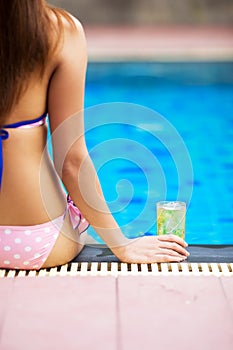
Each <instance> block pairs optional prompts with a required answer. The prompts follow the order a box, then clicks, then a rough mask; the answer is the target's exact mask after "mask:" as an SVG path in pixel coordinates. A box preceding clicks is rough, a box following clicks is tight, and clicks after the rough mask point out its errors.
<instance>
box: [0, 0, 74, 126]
mask: <svg viewBox="0 0 233 350" xmlns="http://www.w3.org/2000/svg"><path fill="white" fill-rule="evenodd" d="M51 11H52V12H53V13H54V14H55V15H56V17H57V22H58V25H55V22H54V21H52V20H51V16H49V12H51ZM62 16H65V17H66V18H67V19H68V21H70V22H71V23H72V19H71V17H70V16H69V15H68V14H67V13H66V12H65V11H64V10H62V9H58V8H54V7H52V6H50V5H48V4H47V3H46V1H45V0H0V126H1V125H3V123H4V119H5V117H7V114H8V113H9V112H10V111H11V110H12V107H13V106H14V105H15V104H16V103H17V102H18V100H19V99H20V97H21V96H22V94H23V92H24V89H25V85H26V83H27V81H28V78H29V77H30V74H31V73H32V72H34V71H35V70H36V69H38V72H39V75H40V76H43V73H44V71H45V67H46V63H47V61H48V59H49V57H50V55H51V54H53V53H54V52H55V50H56V49H57V47H58V45H59V43H60V40H61V38H62V34H63V23H62ZM54 32H57V34H58V35H57V36H56V37H57V40H56V41H55V42H54V39H53V41H52V33H54ZM53 38H54V35H53Z"/></svg>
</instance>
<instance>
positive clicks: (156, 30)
mask: <svg viewBox="0 0 233 350" xmlns="http://www.w3.org/2000/svg"><path fill="white" fill-rule="evenodd" d="M84 28H85V32H86V37H87V44H88V54H89V59H90V60H94V61H98V60H99V61H101V60H103V61H107V60H132V59H136V60H140V59H144V60H163V61H164V60H165V61H167V60H168V61H169V60H172V61H187V60H188V61H193V60H204V61H229V60H233V26H228V27H226V26H218V27H209V26H196V27H195V26H175V27H174V26H170V27H164V26H154V27H126V26H122V27H107V28H106V27H89V26H87V27H85V26H84Z"/></svg>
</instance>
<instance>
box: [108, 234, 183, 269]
mask: <svg viewBox="0 0 233 350" xmlns="http://www.w3.org/2000/svg"><path fill="white" fill-rule="evenodd" d="M186 247H187V243H185V241H184V240H183V239H181V238H180V237H178V236H175V235H161V236H143V237H140V238H136V239H132V240H129V243H128V244H126V245H124V246H120V247H114V248H111V250H112V252H113V253H114V254H115V255H116V256H117V258H118V259H120V260H121V261H122V262H127V263H138V264H139V263H141V264H142V263H156V262H172V261H173V262H180V261H182V260H184V259H186V258H187V256H188V255H189V253H188V252H187V250H186V249H185V248H186Z"/></svg>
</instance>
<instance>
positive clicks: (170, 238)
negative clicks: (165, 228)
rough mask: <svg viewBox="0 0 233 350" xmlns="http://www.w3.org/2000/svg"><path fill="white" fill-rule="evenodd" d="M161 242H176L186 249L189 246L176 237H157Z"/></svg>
mask: <svg viewBox="0 0 233 350" xmlns="http://www.w3.org/2000/svg"><path fill="white" fill-rule="evenodd" d="M157 238H158V240H159V241H166V242H175V243H177V244H179V245H181V246H182V247H184V248H186V247H187V246H188V244H187V243H186V242H185V241H184V240H183V239H182V238H180V237H179V236H176V235H172V234H171V235H160V236H157Z"/></svg>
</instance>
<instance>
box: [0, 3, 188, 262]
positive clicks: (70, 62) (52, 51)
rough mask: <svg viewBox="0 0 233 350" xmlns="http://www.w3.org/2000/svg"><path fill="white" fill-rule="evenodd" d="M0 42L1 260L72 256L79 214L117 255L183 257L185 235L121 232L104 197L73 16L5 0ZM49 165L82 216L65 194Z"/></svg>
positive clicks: (78, 242) (81, 40) (78, 245)
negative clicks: (90, 139)
mask: <svg viewBox="0 0 233 350" xmlns="http://www.w3.org/2000/svg"><path fill="white" fill-rule="evenodd" d="M0 48H1V52H0V92H1V101H0V130H1V134H0V135H1V144H0V164H1V167H0V185H1V188H0V267H1V268H16V269H17V268H20V269H40V268H41V267H42V268H43V267H52V266H56V265H61V264H64V263H67V262H68V261H71V260H72V259H73V258H74V257H75V256H77V254H79V252H80V251H81V249H82V247H83V242H82V239H81V238H82V235H81V236H80V234H81V232H82V231H83V230H85V229H86V228H87V226H88V223H87V221H86V220H88V222H89V223H90V225H92V226H93V228H94V229H95V230H96V232H97V233H98V234H99V235H100V237H102V239H103V240H104V241H105V242H106V244H107V245H108V246H109V247H110V249H111V250H112V252H113V253H114V254H115V255H116V256H117V257H118V258H119V259H120V260H121V261H125V262H129V263H131V262H136V263H144V262H145V263H152V262H162V261H181V260H183V259H185V258H186V257H187V255H188V253H187V251H186V250H185V247H186V246H187V244H186V243H185V242H184V241H183V240H182V239H180V238H178V237H176V236H173V235H169V236H161V237H156V236H155V237H142V238H139V239H133V240H129V239H126V238H125V237H124V235H123V234H122V232H121V230H120V228H119V226H118V225H117V223H116V222H115V220H114V218H113V216H112V215H111V213H110V212H109V209H108V207H107V205H106V203H105V201H104V198H103V195H102V191H101V188H100V184H99V181H98V178H97V175H96V172H95V170H94V167H93V164H92V162H91V160H90V157H89V155H88V152H87V148H86V145H85V138H84V127H83V113H82V110H83V104H84V85H85V74H86V65H87V55H86V42H85V36H84V32H83V29H82V26H81V24H80V23H79V22H78V20H77V19H75V18H74V17H72V16H71V15H69V14H68V13H66V12H64V11H62V10H59V9H56V8H52V7H50V6H49V5H48V4H46V2H45V1H44V0H37V1H31V0H24V1H21V0H11V1H6V0H3V1H1V2H0ZM47 114H48V118H49V123H50V128H51V133H52V135H53V140H52V141H53V154H54V164H55V165H53V164H52V162H51V161H50V158H49V156H48V153H47V150H46V138H47V126H46V115H47ZM70 116H72V117H70ZM55 169H56V170H55ZM57 173H58V174H59V176H60V179H61V180H62V182H63V184H64V186H65V187H66V189H67V191H68V193H69V194H70V196H71V198H72V200H73V201H74V203H77V205H78V207H79V209H80V210H81V212H82V214H83V215H84V216H82V215H81V214H80V212H79V210H78V209H77V208H76V207H75V205H74V204H73V202H72V200H71V199H70V198H69V199H68V201H67V200H66V196H65V194H64V192H63V190H62V187H61V185H60V182H59V178H58V176H57ZM84 217H85V218H86V220H85V219H84Z"/></svg>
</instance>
